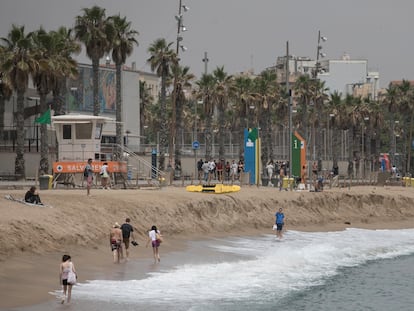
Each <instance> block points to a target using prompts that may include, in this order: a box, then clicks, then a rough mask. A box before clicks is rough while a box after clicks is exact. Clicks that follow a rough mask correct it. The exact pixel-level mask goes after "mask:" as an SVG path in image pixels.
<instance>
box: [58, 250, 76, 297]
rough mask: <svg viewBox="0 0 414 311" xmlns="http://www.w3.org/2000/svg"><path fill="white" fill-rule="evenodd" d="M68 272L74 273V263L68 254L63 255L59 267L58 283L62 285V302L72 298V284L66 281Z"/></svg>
mask: <svg viewBox="0 0 414 311" xmlns="http://www.w3.org/2000/svg"><path fill="white" fill-rule="evenodd" d="M70 273H74V274H75V275H76V270H75V265H74V264H73V262H72V259H71V257H70V256H69V255H63V257H62V263H61V264H60V267H59V280H60V282H59V283H61V284H62V285H63V297H62V304H63V303H65V300H66V302H68V303H69V302H70V299H71V298H72V286H73V284H72V283H70V282H68V277H69V274H70ZM66 294H67V296H66Z"/></svg>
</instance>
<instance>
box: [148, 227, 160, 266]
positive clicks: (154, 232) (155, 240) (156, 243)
mask: <svg viewBox="0 0 414 311" xmlns="http://www.w3.org/2000/svg"><path fill="white" fill-rule="evenodd" d="M149 242H151V244H152V252H153V254H154V262H155V263H157V261H158V262H160V261H161V259H160V253H159V251H158V248H159V247H160V244H161V232H160V231H159V230H158V229H157V227H156V226H152V227H151V230H150V231H149V232H148V240H147V245H146V247H148V244H149Z"/></svg>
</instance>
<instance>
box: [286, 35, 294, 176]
mask: <svg viewBox="0 0 414 311" xmlns="http://www.w3.org/2000/svg"><path fill="white" fill-rule="evenodd" d="M286 93H287V96H288V120H289V171H288V172H287V173H288V178H290V177H291V176H292V167H293V163H292V93H291V90H290V85H289V41H287V42H286Z"/></svg>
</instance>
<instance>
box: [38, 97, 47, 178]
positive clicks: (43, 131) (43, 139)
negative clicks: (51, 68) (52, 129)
mask: <svg viewBox="0 0 414 311" xmlns="http://www.w3.org/2000/svg"><path fill="white" fill-rule="evenodd" d="M39 96H40V114H43V113H45V112H46V111H47V109H48V105H47V102H46V94H45V93H43V92H42V93H39ZM48 173H49V142H48V132H47V124H41V125H40V164H39V174H48Z"/></svg>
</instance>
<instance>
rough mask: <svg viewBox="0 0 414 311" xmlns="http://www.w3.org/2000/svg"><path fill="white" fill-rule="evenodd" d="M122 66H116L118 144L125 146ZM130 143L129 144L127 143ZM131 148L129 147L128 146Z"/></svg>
mask: <svg viewBox="0 0 414 311" xmlns="http://www.w3.org/2000/svg"><path fill="white" fill-rule="evenodd" d="M121 67H122V64H116V116H115V118H116V126H115V128H116V144H117V145H119V146H122V145H123V125H124V124H123V120H122V119H123V118H122V90H121V86H122V70H121ZM127 143H128V142H127ZM128 147H129V146H128Z"/></svg>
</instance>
